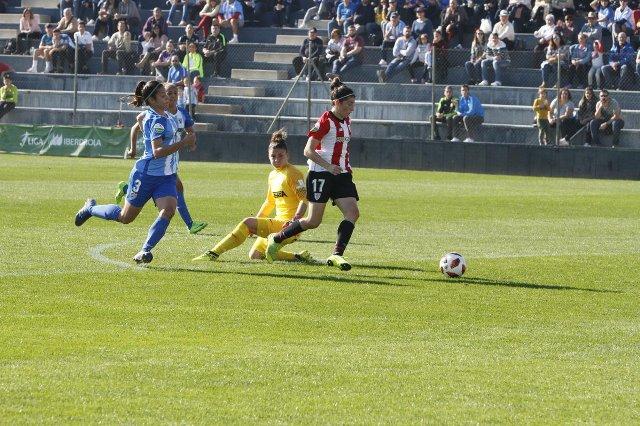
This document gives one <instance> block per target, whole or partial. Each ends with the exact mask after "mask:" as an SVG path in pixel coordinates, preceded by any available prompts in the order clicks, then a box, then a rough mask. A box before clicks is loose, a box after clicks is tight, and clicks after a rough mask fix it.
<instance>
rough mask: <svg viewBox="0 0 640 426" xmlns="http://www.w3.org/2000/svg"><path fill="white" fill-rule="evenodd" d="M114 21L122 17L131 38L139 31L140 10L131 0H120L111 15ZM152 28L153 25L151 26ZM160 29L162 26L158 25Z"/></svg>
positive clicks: (163, 32) (164, 32)
mask: <svg viewBox="0 0 640 426" xmlns="http://www.w3.org/2000/svg"><path fill="white" fill-rule="evenodd" d="M113 19H114V20H115V21H119V20H121V19H124V20H125V21H127V28H128V29H129V32H130V33H131V38H132V39H133V38H134V37H136V36H137V35H138V34H139V31H140V10H138V6H137V5H136V3H135V2H134V1H133V0H120V3H119V4H118V8H117V9H116V13H115V15H113ZM151 28H153V27H151ZM160 30H161V31H162V27H160ZM166 33H167V32H166V31H162V34H166Z"/></svg>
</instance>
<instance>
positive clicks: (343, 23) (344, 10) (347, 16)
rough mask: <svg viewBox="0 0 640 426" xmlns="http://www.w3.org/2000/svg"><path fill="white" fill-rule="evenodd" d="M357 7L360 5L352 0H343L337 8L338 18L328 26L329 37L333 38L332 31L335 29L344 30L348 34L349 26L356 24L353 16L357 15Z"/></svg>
mask: <svg viewBox="0 0 640 426" xmlns="http://www.w3.org/2000/svg"><path fill="white" fill-rule="evenodd" d="M357 7H358V5H357V3H356V2H352V1H351V0H342V2H341V3H340V4H339V5H338V7H337V8H336V16H335V17H334V18H333V19H332V20H331V21H329V24H328V25H327V36H331V31H333V30H334V29H335V28H339V29H340V30H343V31H344V33H345V34H346V33H347V30H348V28H349V25H351V24H353V23H354V22H353V16H354V15H355V13H356V8H357Z"/></svg>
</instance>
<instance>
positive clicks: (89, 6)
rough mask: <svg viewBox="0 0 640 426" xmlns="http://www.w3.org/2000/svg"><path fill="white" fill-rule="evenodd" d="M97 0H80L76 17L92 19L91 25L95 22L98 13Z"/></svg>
mask: <svg viewBox="0 0 640 426" xmlns="http://www.w3.org/2000/svg"><path fill="white" fill-rule="evenodd" d="M96 3H97V2H95V3H94V2H93V0H80V5H79V7H78V13H77V14H76V17H77V18H78V21H80V20H82V21H85V22H87V21H92V22H91V25H93V24H94V23H95V19H96V14H97V9H96V7H97V4H96Z"/></svg>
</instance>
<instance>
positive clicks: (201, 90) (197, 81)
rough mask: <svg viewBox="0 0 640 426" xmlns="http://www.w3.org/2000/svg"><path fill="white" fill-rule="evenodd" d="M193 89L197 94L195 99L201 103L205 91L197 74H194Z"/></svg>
mask: <svg viewBox="0 0 640 426" xmlns="http://www.w3.org/2000/svg"><path fill="white" fill-rule="evenodd" d="M193 89H194V90H195V91H196V94H197V97H196V99H197V100H198V103H200V104H201V103H203V102H204V96H205V91H204V84H202V78H200V76H199V75H197V76H195V77H194V79H193Z"/></svg>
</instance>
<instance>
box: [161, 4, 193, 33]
mask: <svg viewBox="0 0 640 426" xmlns="http://www.w3.org/2000/svg"><path fill="white" fill-rule="evenodd" d="M170 3H171V7H170V8H169V14H168V15H167V25H173V24H172V23H171V19H172V18H173V12H175V11H176V10H178V9H182V16H181V18H180V23H178V25H179V26H181V27H184V26H185V25H187V24H188V22H187V21H189V9H191V7H192V6H193V5H194V4H195V2H194V1H193V0H170Z"/></svg>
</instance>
